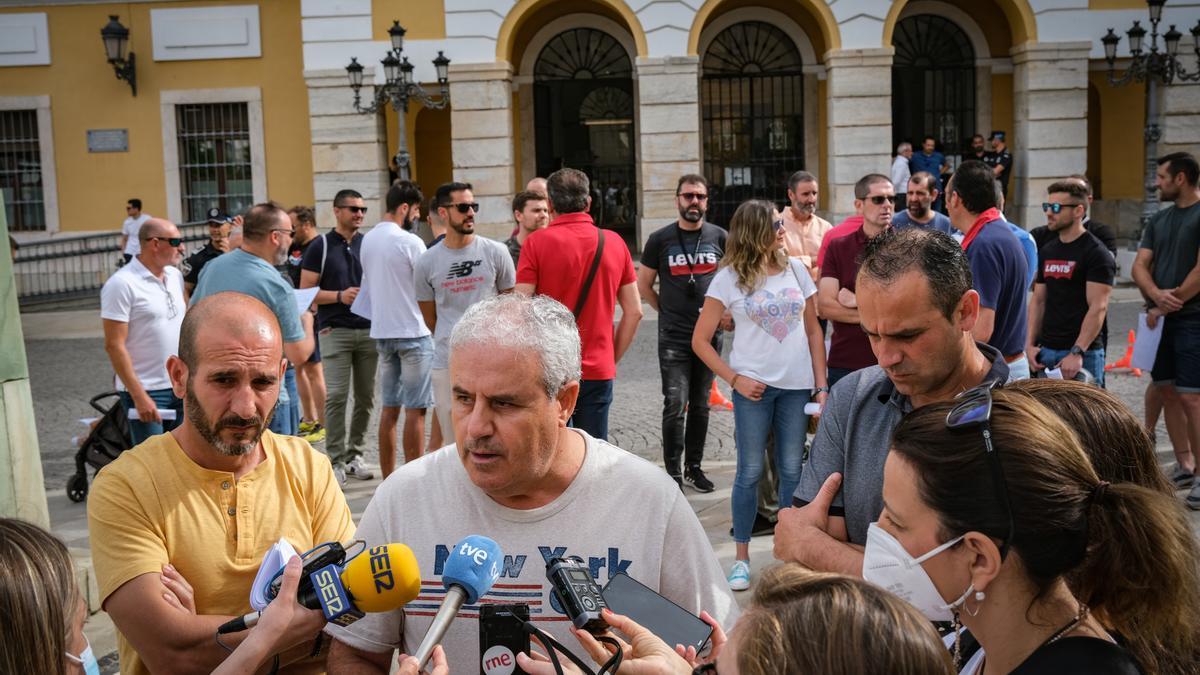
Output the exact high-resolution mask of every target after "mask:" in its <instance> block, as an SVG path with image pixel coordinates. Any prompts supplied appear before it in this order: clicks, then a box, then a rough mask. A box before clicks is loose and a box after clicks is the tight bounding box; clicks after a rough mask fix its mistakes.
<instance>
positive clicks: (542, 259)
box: [517, 213, 637, 380]
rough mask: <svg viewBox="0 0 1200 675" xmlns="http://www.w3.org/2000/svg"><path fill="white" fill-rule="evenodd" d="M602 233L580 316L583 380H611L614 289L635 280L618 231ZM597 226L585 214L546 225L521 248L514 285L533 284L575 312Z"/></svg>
mask: <svg viewBox="0 0 1200 675" xmlns="http://www.w3.org/2000/svg"><path fill="white" fill-rule="evenodd" d="M601 232H603V233H604V255H603V257H602V259H601V260H600V267H599V268H597V269H596V278H595V280H594V281H592V289H591V292H590V293H589V294H588V299H587V302H586V303H585V304H584V306H583V314H582V315H581V316H580V317H579V320H578V322H579V339H580V341H581V342H582V343H583V379H585V380H611V379H613V378H614V377H616V375H617V365H616V363H615V362H614V360H613V313H614V310H615V308H616V305H617V289H619V288H620V287H622V286H625V285H626V284H632V283H636V282H637V275H636V274H635V273H634V271H633V258H632V257H631V256H630V255H629V248H628V247H627V246H625V242H624V240H622V239H621V237H620V236H619V235H617V233H615V232H612V231H610V230H601ZM597 239H598V237H597V235H596V226H595V225H594V224H593V223H592V217H591V216H589V215H588V214H586V213H567V214H563V215H561V216H559V217H557V218H555V219H554V221H553V222H551V223H550V226H549V227H547V228H545V229H542V230H538V231H537V232H534V233H533V234H531V235H529V238H528V239H526V240H525V245H524V246H523V247H521V264H520V265H519V266H518V267H517V283H518V284H533V286H534V289H535V291H536V292H537V293H540V294H542V295H548V296H550V297H552V298H554V299H555V300H558V301H559V302H561V303H562V304H564V305H566V306H567V309H568V310H573V309H574V308H575V303H576V302H577V301H578V299H579V291H580V289H581V288H582V287H583V282H584V279H586V278H587V273H588V270H589V269H591V264H592V257H593V256H594V255H595V254H596V244H597Z"/></svg>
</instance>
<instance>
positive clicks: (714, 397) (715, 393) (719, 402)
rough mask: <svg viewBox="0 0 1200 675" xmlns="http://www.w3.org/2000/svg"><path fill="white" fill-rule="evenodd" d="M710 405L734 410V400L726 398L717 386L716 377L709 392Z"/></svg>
mask: <svg viewBox="0 0 1200 675" xmlns="http://www.w3.org/2000/svg"><path fill="white" fill-rule="evenodd" d="M708 407H710V408H725V409H726V410H733V401H730V400H729V399H727V398H725V395H724V394H722V393H721V390H720V389H718V388H717V381H716V380H715V379H714V380H713V383H712V390H711V391H709V392H708Z"/></svg>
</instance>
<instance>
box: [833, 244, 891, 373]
mask: <svg viewBox="0 0 1200 675" xmlns="http://www.w3.org/2000/svg"><path fill="white" fill-rule="evenodd" d="M832 232H833V231H832V230H831V231H830V233H832ZM826 241H828V243H829V250H827V251H826V252H825V255H826V258H825V263H824V264H823V265H821V278H822V279H824V278H826V277H831V278H834V279H837V280H838V284H839V285H840V286H841V287H842V288H847V289H850V291H851V292H855V279H856V278H857V277H858V256H859V255H861V254H862V252H863V250H864V249H866V248H867V235H866V233H865V232H863V229H862V225H859V226H858V229H857V230H855V231H854V232H852V233H850V234H848V235H846V236H844V237H838V238H837V239H834V240H833V241H829V238H828V237H826ZM828 363H829V367H830V368H849V369H850V370H858V369H859V368H866V367H867V366H873V365H875V364H876V363H877V361H876V359H875V352H873V351H871V341H870V340H868V339H867V334H866V333H864V332H863V329H862V326H860V325H858V324H856V323H842V322H841V321H834V322H833V337H832V338H831V339H830V341H829V359H828Z"/></svg>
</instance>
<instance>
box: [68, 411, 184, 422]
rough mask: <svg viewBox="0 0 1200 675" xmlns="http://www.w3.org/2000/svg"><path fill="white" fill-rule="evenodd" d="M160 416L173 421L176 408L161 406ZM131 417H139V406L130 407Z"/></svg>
mask: <svg viewBox="0 0 1200 675" xmlns="http://www.w3.org/2000/svg"><path fill="white" fill-rule="evenodd" d="M158 417H159V418H160V419H163V420H167V421H172V420H174V419H175V411H174V410H163V409H162V408H159V409H158ZM129 419H131V420H136V419H138V411H137V408H130V409H129ZM81 421H82V420H81Z"/></svg>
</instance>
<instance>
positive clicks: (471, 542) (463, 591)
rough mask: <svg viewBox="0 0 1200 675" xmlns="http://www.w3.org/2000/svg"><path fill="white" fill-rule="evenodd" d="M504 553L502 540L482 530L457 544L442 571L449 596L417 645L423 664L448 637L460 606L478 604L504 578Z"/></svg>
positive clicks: (443, 583)
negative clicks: (493, 538)
mask: <svg viewBox="0 0 1200 675" xmlns="http://www.w3.org/2000/svg"><path fill="white" fill-rule="evenodd" d="M503 557H504V554H503V553H501V552H500V545H499V544H497V543H496V542H494V541H492V540H491V539H488V538H487V537H484V536H481V535H478V534H472V535H470V536H468V537H466V538H464V539H463V540H462V541H460V542H458V543H457V544H455V545H454V548H453V549H452V550H451V551H450V557H449V558H447V559H446V566H445V567H444V568H443V569H444V571H443V572H442V585H443V586H445V588H446V599H445V600H444V601H443V602H442V606H441V607H440V608H438V611H437V615H435V616H434V617H433V623H431V624H429V630H428V631H427V632H426V633H425V639H424V640H422V641H421V646H420V648H419V649H417V653H416V657H417V662H418V663H420V664H421V665H420V667H421V668H424V667H425V664H426V663H427V662H428V661H429V657H430V655H431V654H433V648H434V647H436V646H437V645H438V643H440V642H441V641H442V638H443V637H445V635H446V631H447V630H448V629H449V628H450V622H451V621H453V620H454V617H455V616H456V615H457V614H458V610H459V609H460V608H461V607H462V606H463V605H464V604H474V603H475V602H477V601H478V600H479V598H480V596H482V595H484V594H486V593H487V592H488V591H490V590H492V584H494V583H496V579H498V578H500V561H501V559H502V558H503Z"/></svg>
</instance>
